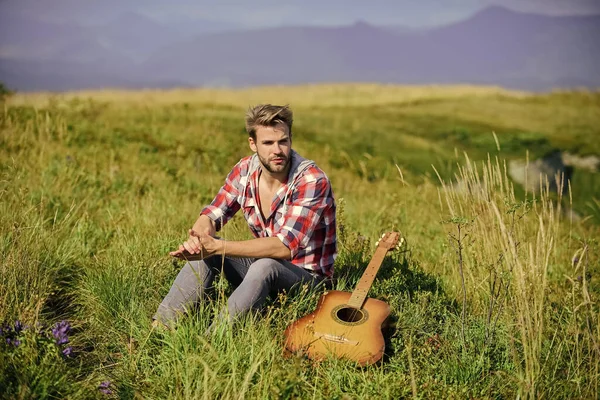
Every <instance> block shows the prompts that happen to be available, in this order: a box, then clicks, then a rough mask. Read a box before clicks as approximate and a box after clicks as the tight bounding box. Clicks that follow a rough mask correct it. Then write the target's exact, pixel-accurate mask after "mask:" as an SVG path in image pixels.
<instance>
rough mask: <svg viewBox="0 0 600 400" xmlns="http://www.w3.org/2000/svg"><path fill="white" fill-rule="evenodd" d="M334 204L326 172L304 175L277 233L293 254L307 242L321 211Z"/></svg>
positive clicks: (318, 220) (293, 255)
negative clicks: (323, 173)
mask: <svg viewBox="0 0 600 400" xmlns="http://www.w3.org/2000/svg"><path fill="white" fill-rule="evenodd" d="M332 205H333V197H332V193H331V185H330V183H329V179H327V177H326V176H315V175H313V174H307V175H305V176H303V177H302V178H301V180H300V182H299V184H298V185H297V186H296V190H294V192H293V194H292V203H291V204H290V205H288V207H287V210H286V213H285V215H284V216H283V218H284V221H283V223H282V224H281V228H280V230H279V232H276V233H275V234H276V236H277V237H278V238H279V239H280V240H281V241H282V242H283V244H284V245H285V246H286V247H287V248H289V249H290V253H291V256H292V258H294V257H295V256H296V254H298V251H299V250H300V249H302V248H304V247H306V246H307V244H308V242H309V241H310V238H311V234H312V232H313V231H314V230H315V228H316V227H317V226H318V224H319V222H320V221H321V216H322V214H323V211H324V210H326V209H327V208H328V207H331V206H332Z"/></svg>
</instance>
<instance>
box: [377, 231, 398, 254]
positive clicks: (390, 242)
mask: <svg viewBox="0 0 600 400" xmlns="http://www.w3.org/2000/svg"><path fill="white" fill-rule="evenodd" d="M402 244H404V238H403V237H401V236H400V234H399V233H398V232H387V233H384V234H383V235H382V236H381V239H379V240H378V241H377V243H376V245H377V247H382V248H384V249H386V250H388V251H390V250H392V249H396V250H399V249H400V246H402Z"/></svg>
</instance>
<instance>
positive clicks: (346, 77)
mask: <svg viewBox="0 0 600 400" xmlns="http://www.w3.org/2000/svg"><path fill="white" fill-rule="evenodd" d="M598 38H600V16H566V17H556V16H545V15H537V14H525V13H519V12H515V11H512V10H509V9H506V8H503V7H497V6H494V7H489V8H486V9H484V10H482V11H480V12H478V13H476V14H474V15H472V16H471V17H469V18H467V19H465V20H463V21H460V22H456V23H453V24H449V25H446V26H440V27H435V28H428V29H419V30H415V29H407V28H404V27H397V26H373V25H371V24H368V23H366V22H362V21H358V22H356V23H355V24H353V25H349V26H338V27H315V26H297V27H275V28H265V29H252V30H249V29H243V28H241V27H237V26H235V25H232V24H219V23H214V22H209V21H179V22H176V23H171V24H166V23H159V22H157V21H154V20H152V19H149V18H147V17H145V16H143V15H140V14H135V13H126V14H123V15H121V16H120V17H119V18H118V19H117V20H115V21H112V22H110V23H107V24H104V25H99V26H82V25H79V24H76V23H71V24H56V23H49V22H44V21H39V20H34V19H31V18H27V17H23V16H19V15H1V16H0V81H2V82H3V83H4V84H5V85H6V86H7V87H9V88H12V89H16V90H20V91H39V90H51V91H63V90H76V89H90V88H91V89H93V88H103V87H124V88H168V87H192V86H193V87H196V86H205V87H206V86H211V87H222V86H227V87H231V86H233V87H240V86H250V85H265V84H270V85H273V84H302V83H318V82H380V83H397V84H456V83H469V84H488V85H498V86H502V87H506V88H515V89H523V90H534V91H544V90H551V89H555V88H572V87H586V88H599V87H600V45H599V44H598Z"/></svg>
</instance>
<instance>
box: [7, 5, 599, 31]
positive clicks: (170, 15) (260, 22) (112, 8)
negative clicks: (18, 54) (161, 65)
mask: <svg viewBox="0 0 600 400" xmlns="http://www.w3.org/2000/svg"><path fill="white" fill-rule="evenodd" d="M490 5H501V6H505V7H508V8H511V9H513V10H516V11H524V12H532V13H539V14H550V15H575V14H577V15H581V14H600V0H289V1H281V0H251V1H248V0H245V1H240V0H233V1H217V0H212V1H209V0H0V13H5V14H10V13H18V14H21V15H23V14H26V15H29V16H35V17H37V18H41V19H44V20H48V21H55V22H62V21H73V22H79V23H82V24H89V23H100V22H106V21H107V20H110V19H113V18H116V17H117V16H118V15H119V14H121V13H123V12H127V11H134V12H138V13H141V14H144V15H146V16H149V17H152V18H154V19H156V20H177V19H185V20H190V19H193V20H209V21H213V22H214V21H217V22H218V21H221V22H224V23H228V24H231V23H233V24H235V25H238V26H242V27H267V26H280V25H344V24H350V23H353V22H354V21H356V20H363V21H367V22H370V23H372V24H379V25H383V24H385V25H404V26H412V27H419V26H430V25H439V24H444V23H447V22H451V21H456V20H460V19H463V18H465V17H467V16H469V15H471V14H473V13H474V12H476V11H478V10H480V9H482V8H485V7H487V6H490ZM5 16H7V15H5Z"/></svg>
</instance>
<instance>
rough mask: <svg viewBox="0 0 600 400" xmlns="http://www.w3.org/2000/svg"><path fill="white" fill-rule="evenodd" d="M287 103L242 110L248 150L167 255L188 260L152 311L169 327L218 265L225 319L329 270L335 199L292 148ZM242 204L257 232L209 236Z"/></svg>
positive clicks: (321, 276) (200, 292)
mask: <svg viewBox="0 0 600 400" xmlns="http://www.w3.org/2000/svg"><path fill="white" fill-rule="evenodd" d="M292 122H293V114H292V111H291V110H290V108H289V107H288V106H275V105H271V104H262V105H258V106H256V107H253V108H251V109H249V110H248V112H247V114H246V131H247V132H248V135H249V136H248V143H249V145H250V149H251V150H252V151H253V152H254V155H252V156H249V157H246V158H243V159H242V160H240V161H239V162H238V163H237V164H236V165H235V167H233V169H232V171H231V172H230V173H229V175H228V176H227V179H226V180H225V184H224V185H223V187H222V188H221V189H220V190H219V192H218V194H217V196H216V197H215V199H214V200H213V201H212V203H211V204H210V205H208V206H206V207H204V208H203V209H202V211H201V212H200V216H199V217H198V220H197V221H196V223H195V224H194V226H193V227H192V229H191V230H190V231H189V238H188V240H187V241H186V242H184V243H183V244H182V245H181V246H179V249H177V250H175V251H173V252H171V253H170V254H171V256H173V257H177V258H180V259H185V260H188V262H187V263H186V264H185V266H184V267H183V268H182V270H181V271H180V272H179V274H178V275H177V278H176V279H175V282H174V283H173V286H172V287H171V290H170V291H169V293H168V294H167V296H166V297H165V298H164V300H163V301H162V303H161V304H160V306H159V307H158V311H157V312H156V314H155V315H154V319H155V324H156V323H157V321H160V322H161V323H163V324H164V325H167V326H171V324H172V323H173V322H174V321H175V319H176V318H177V316H178V314H180V313H182V312H184V311H185V310H186V309H187V308H189V307H190V306H193V304H194V303H196V302H197V301H199V300H200V299H201V298H202V297H203V296H204V295H205V294H206V292H207V290H208V289H210V288H211V286H212V284H213V281H214V279H215V276H216V275H217V274H218V273H220V271H221V270H222V271H223V272H224V274H225V277H226V278H227V280H228V281H229V282H230V283H231V284H232V285H233V286H234V287H235V290H234V291H233V293H232V294H231V296H230V297H229V299H228V304H227V308H228V312H229V318H230V319H231V320H233V319H234V318H235V317H236V316H239V315H240V314H243V313H245V312H248V311H250V310H253V309H254V310H258V309H260V308H261V307H262V306H263V304H264V302H265V300H266V298H267V297H268V296H269V294H271V293H274V292H279V291H282V290H289V289H291V288H292V287H293V286H295V285H298V284H303V283H307V284H309V285H310V286H312V287H314V286H316V285H317V284H319V283H320V282H322V281H323V280H324V279H328V278H331V277H332V274H333V262H334V259H335V257H336V251H337V248H336V221H335V210H336V206H335V202H334V198H333V193H332V190H331V185H330V182H329V179H328V178H327V176H326V175H325V173H324V172H323V171H322V170H320V169H319V168H318V167H317V166H316V165H315V163H314V162H313V161H311V160H307V159H304V158H302V157H301V156H300V155H299V154H298V153H296V152H295V151H294V150H292ZM240 209H241V210H242V212H243V213H244V217H245V218H246V221H247V223H248V226H249V228H250V230H251V232H252V234H253V235H254V237H255V239H251V240H245V241H230V240H222V239H219V238H216V237H215V234H216V232H217V231H219V230H220V229H221V228H222V227H223V225H225V224H226V223H227V221H229V220H230V219H231V218H232V217H233V215H234V214H235V213H236V212H237V211H238V210H240Z"/></svg>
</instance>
